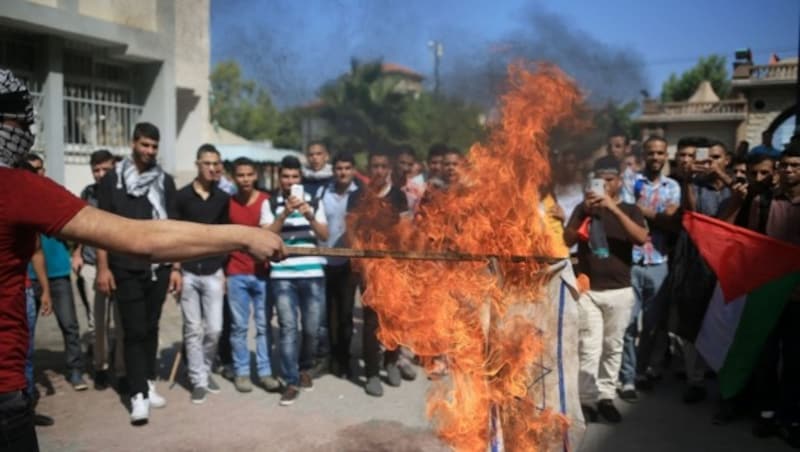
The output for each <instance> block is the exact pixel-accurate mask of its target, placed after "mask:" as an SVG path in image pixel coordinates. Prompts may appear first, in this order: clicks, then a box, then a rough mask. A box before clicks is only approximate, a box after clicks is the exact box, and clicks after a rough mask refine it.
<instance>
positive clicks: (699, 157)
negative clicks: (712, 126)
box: [694, 148, 709, 162]
mask: <svg viewBox="0 0 800 452" xmlns="http://www.w3.org/2000/svg"><path fill="white" fill-rule="evenodd" d="M694 159H695V161H697V162H705V161H706V160H708V159H709V156H708V148H697V152H696V153H695V155H694Z"/></svg>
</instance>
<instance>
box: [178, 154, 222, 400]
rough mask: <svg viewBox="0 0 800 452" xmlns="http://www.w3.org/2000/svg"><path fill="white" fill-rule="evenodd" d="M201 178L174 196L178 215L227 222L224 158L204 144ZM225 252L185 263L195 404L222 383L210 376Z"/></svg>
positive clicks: (183, 297)
mask: <svg viewBox="0 0 800 452" xmlns="http://www.w3.org/2000/svg"><path fill="white" fill-rule="evenodd" d="M195 164H196V165H197V177H195V179H194V181H192V182H191V183H190V184H188V185H186V186H185V187H183V188H182V189H180V190H179V191H178V193H177V195H176V201H175V204H176V211H177V219H179V220H184V221H194V222H196V223H203V224H227V223H228V202H229V198H230V197H229V196H228V194H227V193H225V192H223V191H222V190H220V189H219V188H218V187H217V180H218V174H219V168H221V167H222V160H221V159H220V154H219V151H217V149H216V148H215V147H214V146H213V145H211V144H203V145H201V146H200V148H198V149H197V160H196V162H195ZM224 263H225V256H224V255H220V256H210V257H206V258H203V259H198V260H194V261H189V262H183V263H182V265H181V268H182V270H183V272H182V282H183V287H182V289H181V292H180V300H179V302H180V305H181V312H182V314H183V346H184V347H185V349H186V362H187V367H188V369H189V380H190V381H191V383H192V394H191V400H192V403H195V404H200V403H203V402H205V400H206V393H207V392H211V393H218V392H219V391H220V388H219V385H218V384H217V382H216V381H214V379H213V378H212V377H211V366H212V364H213V361H214V358H215V356H216V354H217V343H218V341H219V336H220V333H221V331H222V311H223V306H222V303H223V295H224V293H225V275H224V274H223V272H222V266H223V264H224Z"/></svg>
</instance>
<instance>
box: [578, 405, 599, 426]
mask: <svg viewBox="0 0 800 452" xmlns="http://www.w3.org/2000/svg"><path fill="white" fill-rule="evenodd" d="M581 411H583V421H584V422H586V423H587V424H590V423H594V422H597V410H595V409H594V408H592V407H590V406H588V405H581Z"/></svg>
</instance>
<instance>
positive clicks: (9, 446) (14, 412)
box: [0, 391, 39, 452]
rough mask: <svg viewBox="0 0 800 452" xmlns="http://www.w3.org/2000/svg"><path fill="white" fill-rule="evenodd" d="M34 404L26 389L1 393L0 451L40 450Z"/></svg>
mask: <svg viewBox="0 0 800 452" xmlns="http://www.w3.org/2000/svg"><path fill="white" fill-rule="evenodd" d="M38 451H39V443H38V441H37V439H36V429H35V427H34V424H33V406H32V404H31V399H30V397H29V396H28V394H26V393H25V391H13V392H7V393H3V394H0V452H38Z"/></svg>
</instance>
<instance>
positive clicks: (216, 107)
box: [210, 61, 299, 142]
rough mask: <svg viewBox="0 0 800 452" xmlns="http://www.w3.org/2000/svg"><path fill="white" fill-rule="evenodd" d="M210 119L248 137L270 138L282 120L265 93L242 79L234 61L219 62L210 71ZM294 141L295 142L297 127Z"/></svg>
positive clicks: (275, 132)
mask: <svg viewBox="0 0 800 452" xmlns="http://www.w3.org/2000/svg"><path fill="white" fill-rule="evenodd" d="M211 88H212V95H211V99H210V101H211V105H210V108H211V119H212V121H213V122H214V123H215V124H219V125H220V126H222V127H224V128H226V129H228V130H230V131H232V132H234V133H236V134H238V135H241V136H243V137H244V138H247V139H248V140H264V139H274V138H275V137H276V136H278V134H279V130H280V129H281V127H282V126H286V122H285V121H284V122H283V123H282V122H281V115H280V113H279V112H278V110H277V109H276V108H275V106H274V105H273V104H272V99H271V98H270V95H269V92H267V90H265V89H264V88H262V87H260V86H258V85H257V84H256V82H254V81H253V80H245V79H243V78H242V70H241V68H240V67H239V64H238V63H237V62H235V61H223V62H220V63H218V64H217V65H216V67H215V68H214V70H213V71H212V72H211ZM297 134H298V140H297V141H298V142H299V130H298V131H297Z"/></svg>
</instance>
